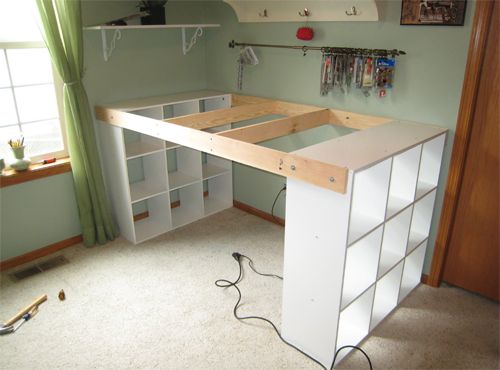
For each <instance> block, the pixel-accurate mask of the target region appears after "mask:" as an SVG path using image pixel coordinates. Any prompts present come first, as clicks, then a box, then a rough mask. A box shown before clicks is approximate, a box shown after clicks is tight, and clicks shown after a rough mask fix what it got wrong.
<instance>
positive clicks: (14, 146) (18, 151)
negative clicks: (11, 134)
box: [9, 137, 31, 171]
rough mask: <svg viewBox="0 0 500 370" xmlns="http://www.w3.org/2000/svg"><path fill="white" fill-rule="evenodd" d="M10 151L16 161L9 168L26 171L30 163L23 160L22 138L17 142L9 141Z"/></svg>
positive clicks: (23, 147) (27, 160)
mask: <svg viewBox="0 0 500 370" xmlns="http://www.w3.org/2000/svg"><path fill="white" fill-rule="evenodd" d="M9 145H10V149H11V150H12V154H13V155H14V158H15V159H16V160H15V161H14V162H12V163H11V164H10V166H11V167H12V168H13V169H14V170H16V171H25V170H27V169H28V167H29V165H30V164H31V161H30V160H29V159H25V158H24V149H25V148H26V147H25V146H24V137H23V138H21V139H18V140H9Z"/></svg>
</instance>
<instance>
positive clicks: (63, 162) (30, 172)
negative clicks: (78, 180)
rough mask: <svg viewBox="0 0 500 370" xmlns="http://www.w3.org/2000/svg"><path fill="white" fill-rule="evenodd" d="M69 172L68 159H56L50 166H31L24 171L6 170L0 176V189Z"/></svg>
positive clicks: (38, 164)
mask: <svg viewBox="0 0 500 370" xmlns="http://www.w3.org/2000/svg"><path fill="white" fill-rule="evenodd" d="M70 171H71V162H70V159H69V158H62V159H58V160H57V161H56V162H54V163H50V164H41V163H37V164H32V165H31V166H30V167H29V168H28V169H27V170H26V171H20V172H17V171H15V170H6V171H4V172H3V174H2V176H0V188H3V187H6V186H11V185H16V184H20V183H23V182H27V181H33V180H38V179H41V178H44V177H48V176H54V175H59V174H61V173H65V172H70Z"/></svg>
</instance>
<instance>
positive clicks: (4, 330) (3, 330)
mask: <svg viewBox="0 0 500 370" xmlns="http://www.w3.org/2000/svg"><path fill="white" fill-rule="evenodd" d="M46 300H47V294H44V295H42V296H40V297H38V298H37V299H35V300H34V301H33V302H32V303H30V304H29V305H28V306H26V307H24V308H23V309H22V310H21V311H19V312H18V313H17V314H16V315H14V316H13V317H12V318H11V319H10V320H7V321H6V322H4V323H3V325H2V326H0V335H3V334H9V333H13V332H15V331H16V330H17V329H18V328H19V327H20V326H21V325H22V324H24V323H25V322H26V321H28V320H29V319H31V318H32V317H33V315H34V314H35V313H36V311H37V309H38V306H39V305H41V304H42V303H43V302H45V301H46ZM19 319H22V321H21V322H19V323H17V324H16V325H14V323H16V322H17V321H18V320H19Z"/></svg>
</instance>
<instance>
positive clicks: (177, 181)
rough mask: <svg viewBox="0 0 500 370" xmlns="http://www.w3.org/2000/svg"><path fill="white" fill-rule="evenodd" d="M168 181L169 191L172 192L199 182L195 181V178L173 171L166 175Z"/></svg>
mask: <svg viewBox="0 0 500 370" xmlns="http://www.w3.org/2000/svg"><path fill="white" fill-rule="evenodd" d="M168 181H169V186H170V191H172V190H176V189H179V188H182V187H184V186H187V185H191V184H194V183H196V182H199V181H201V179H197V178H196V177H193V176H190V175H186V174H185V173H184V172H180V171H175V172H169V173H168Z"/></svg>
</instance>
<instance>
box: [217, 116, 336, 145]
mask: <svg viewBox="0 0 500 370" xmlns="http://www.w3.org/2000/svg"><path fill="white" fill-rule="evenodd" d="M329 118H330V112H329V111H328V109H323V110H319V111H314V112H308V113H303V114H299V115H296V116H293V117H286V118H279V119H275V120H271V121H267V122H262V123H258V124H255V125H250V126H245V127H240V128H237V129H233V130H228V131H223V132H220V133H218V134H217V135H221V136H224V137H229V138H231V139H235V140H240V141H244V142H246V143H260V142H262V141H265V140H270V139H274V138H276V137H280V136H285V135H289V134H293V133H295V132H300V131H304V130H309V129H311V128H314V127H318V126H322V125H325V124H328V121H329Z"/></svg>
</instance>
